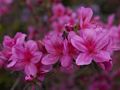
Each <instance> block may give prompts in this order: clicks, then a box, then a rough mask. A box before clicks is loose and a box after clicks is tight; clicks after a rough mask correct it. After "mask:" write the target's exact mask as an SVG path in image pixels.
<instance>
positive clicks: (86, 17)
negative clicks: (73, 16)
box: [77, 7, 93, 29]
mask: <svg viewBox="0 0 120 90" xmlns="http://www.w3.org/2000/svg"><path fill="white" fill-rule="evenodd" d="M77 13H78V18H79V19H80V27H81V29H83V28H86V27H88V26H90V24H91V19H92V16H93V11H92V9H91V8H85V7H81V8H79V9H78V10H77Z"/></svg>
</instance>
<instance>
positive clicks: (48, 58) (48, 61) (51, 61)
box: [41, 54, 59, 65]
mask: <svg viewBox="0 0 120 90" xmlns="http://www.w3.org/2000/svg"><path fill="white" fill-rule="evenodd" d="M58 59H59V57H58V56H55V55H52V54H48V55H46V56H45V57H43V59H42V61H41V62H42V64H44V65H51V64H55V63H56V62H57V61H58Z"/></svg>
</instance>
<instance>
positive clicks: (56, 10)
mask: <svg viewBox="0 0 120 90" xmlns="http://www.w3.org/2000/svg"><path fill="white" fill-rule="evenodd" d="M52 11H53V14H54V16H56V17H60V16H63V15H64V13H65V7H64V6H63V5H62V4H55V5H54V6H53V8H52Z"/></svg>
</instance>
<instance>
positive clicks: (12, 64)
mask: <svg viewBox="0 0 120 90" xmlns="http://www.w3.org/2000/svg"><path fill="white" fill-rule="evenodd" d="M16 62H17V59H14V60H12V61H11V62H10V63H9V64H8V65H7V67H8V68H10V67H13V66H14V65H15V64H16Z"/></svg>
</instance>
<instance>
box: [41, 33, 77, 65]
mask: <svg viewBox="0 0 120 90" xmlns="http://www.w3.org/2000/svg"><path fill="white" fill-rule="evenodd" d="M45 48H46V50H47V52H48V54H47V55H46V56H45V57H43V59H42V63H43V64H45V65H50V64H55V63H56V62H57V61H58V60H60V62H61V65H62V66H63V67H68V66H70V65H71V64H72V60H73V58H74V57H75V55H76V51H75V48H74V47H73V46H72V45H71V44H70V42H68V41H66V40H63V37H61V36H60V35H54V36H52V37H51V38H49V39H47V40H45Z"/></svg>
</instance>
